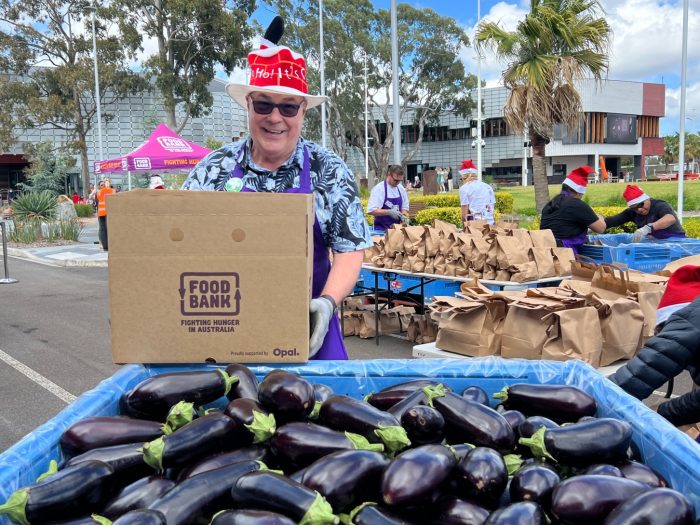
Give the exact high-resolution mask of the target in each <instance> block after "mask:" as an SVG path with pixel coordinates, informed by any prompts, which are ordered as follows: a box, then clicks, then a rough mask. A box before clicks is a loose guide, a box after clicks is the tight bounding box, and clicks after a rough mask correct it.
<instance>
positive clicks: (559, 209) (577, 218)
mask: <svg viewBox="0 0 700 525" xmlns="http://www.w3.org/2000/svg"><path fill="white" fill-rule="evenodd" d="M593 173H595V170H593V168H591V167H590V166H581V167H578V168H576V169H575V170H573V171H571V172H570V173H569V174H568V175H567V176H566V179H564V182H563V183H562V186H561V193H560V194H559V195H557V196H556V197H554V198H553V199H552V200H551V201H549V202H548V203H547V204H546V205H545V207H544V208H543V209H542V218H541V220H540V229H542V230H552V233H553V234H554V238H555V239H556V240H557V245H558V246H563V247H566V248H571V249H573V250H574V253H576V254H578V252H579V249H580V248H581V246H582V245H583V244H585V242H586V236H587V235H588V230H589V229H591V230H593V231H594V232H596V233H603V232H604V231H605V222H604V221H603V219H602V218H600V217H598V216H597V215H596V214H595V212H594V211H593V210H592V209H591V207H590V206H589V205H588V204H587V203H585V202H583V201H582V200H581V199H582V198H583V195H584V194H585V193H586V186H588V175H590V174H593Z"/></svg>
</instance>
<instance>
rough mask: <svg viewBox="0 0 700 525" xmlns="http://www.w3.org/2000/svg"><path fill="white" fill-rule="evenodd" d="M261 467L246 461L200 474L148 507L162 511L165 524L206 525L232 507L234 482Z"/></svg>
mask: <svg viewBox="0 0 700 525" xmlns="http://www.w3.org/2000/svg"><path fill="white" fill-rule="evenodd" d="M263 468H266V467H265V465H264V464H263V463H261V462H260V461H254V460H248V461H243V462H241V463H234V464H233V465H228V466H227V467H221V468H217V469H214V470H208V471H207V472H202V473H201V474H197V475H196V476H192V477H191V478H187V479H185V480H183V481H181V482H180V483H178V484H177V485H176V486H175V487H174V488H172V489H171V490H169V491H168V492H166V493H165V494H164V495H163V496H162V497H160V498H158V499H157V500H155V501H154V502H152V503H151V504H150V505H149V506H148V508H149V509H151V510H157V511H159V512H162V513H163V515H164V516H165V521H166V523H167V524H168V525H195V524H200V523H201V524H208V523H209V520H210V519H211V517H212V515H213V514H214V513H216V512H218V511H220V510H225V509H229V508H231V507H232V505H233V501H232V500H231V488H232V487H233V486H234V484H235V483H236V481H238V480H239V479H240V478H241V477H242V476H245V475H246V474H249V473H250V472H255V471H258V470H260V469H263Z"/></svg>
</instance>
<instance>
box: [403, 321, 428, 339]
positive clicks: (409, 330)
mask: <svg viewBox="0 0 700 525" xmlns="http://www.w3.org/2000/svg"><path fill="white" fill-rule="evenodd" d="M424 331H425V316H424V315H421V314H412V315H411V317H410V319H409V321H408V326H407V327H406V339H408V340H409V341H412V342H414V343H417V342H418V341H419V339H420V337H421V335H422V334H423V332H424Z"/></svg>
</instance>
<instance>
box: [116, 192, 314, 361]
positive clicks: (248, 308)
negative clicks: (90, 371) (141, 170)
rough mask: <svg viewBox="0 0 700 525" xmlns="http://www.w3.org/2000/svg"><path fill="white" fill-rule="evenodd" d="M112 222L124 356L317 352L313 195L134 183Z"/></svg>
mask: <svg viewBox="0 0 700 525" xmlns="http://www.w3.org/2000/svg"><path fill="white" fill-rule="evenodd" d="M107 220H108V231H109V248H110V250H109V295H110V310H111V327H112V358H113V360H114V362H115V363H201V362H204V361H212V360H213V361H215V362H218V363H228V362H256V363H264V362H304V361H306V360H307V359H308V354H309V301H310V295H311V279H312V262H313V221H314V213H313V202H312V197H311V196H310V195H303V194H285V195H282V194H274V193H229V192H204V191H202V192H198V191H162V190H160V191H159V190H136V191H131V192H128V193H121V194H117V195H113V196H110V197H109V198H108V200H107Z"/></svg>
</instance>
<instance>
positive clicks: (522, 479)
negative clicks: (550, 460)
mask: <svg viewBox="0 0 700 525" xmlns="http://www.w3.org/2000/svg"><path fill="white" fill-rule="evenodd" d="M559 482H560V478H559V474H557V473H556V472H555V471H554V470H553V469H551V468H549V467H547V466H544V465H527V466H525V467H523V468H521V469H520V470H518V471H517V472H516V473H515V474H514V475H513V479H512V480H511V482H510V491H509V494H510V500H511V501H512V502H513V503H517V502H518V501H532V502H534V503H537V504H538V505H539V506H540V507H542V508H543V509H544V511H545V512H549V509H550V508H551V506H552V492H554V488H555V487H556V486H557V485H558V484H559Z"/></svg>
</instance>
